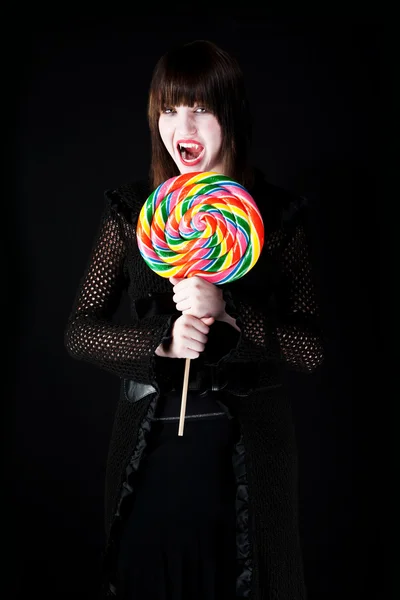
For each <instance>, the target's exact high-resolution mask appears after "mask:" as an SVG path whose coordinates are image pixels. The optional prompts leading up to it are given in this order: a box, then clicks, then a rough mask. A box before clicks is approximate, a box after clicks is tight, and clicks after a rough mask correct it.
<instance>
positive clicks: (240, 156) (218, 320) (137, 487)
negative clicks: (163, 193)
mask: <svg viewBox="0 0 400 600" xmlns="http://www.w3.org/2000/svg"><path fill="white" fill-rule="evenodd" d="M148 117H149V124H150V131H151V139H152V159H151V173H150V179H149V181H146V182H137V183H134V184H125V185H122V186H120V187H119V188H117V189H114V190H110V191H107V192H106V200H107V202H106V208H105V212H104V215H103V218H102V220H101V225H100V228H99V232H98V235H97V237H96V240H95V242H94V246H93V250H92V253H91V256H90V258H89V262H88V266H87V269H86V272H85V275H84V277H83V279H82V281H81V284H80V286H79V289H78V292H77V297H76V300H75V304H74V307H73V310H72V313H71V316H70V319H69V322H68V326H67V329H66V337H65V343H66V347H67V349H68V351H69V353H70V354H71V355H72V356H73V357H75V358H78V359H82V360H86V361H89V362H91V363H93V364H95V365H96V366H98V367H100V368H103V369H106V370H108V371H111V372H112V373H115V374H116V375H118V377H119V378H120V379H121V394H120V399H119V404H118V407H117V410H116V416H115V422H114V428H113V432H112V439H111V443H110V452H109V459H108V467H107V478H106V479H107V482H106V529H107V545H106V551H105V571H106V580H107V582H106V588H107V592H106V593H107V595H109V596H112V597H117V598H121V599H128V598H135V599H136V598H140V600H147V599H150V598H151V599H152V600H161V599H165V600H188V599H190V600H195V599H199V600H200V599H202V600H223V599H225V598H226V599H228V598H229V599H233V598H250V597H251V598H253V599H254V600H266V599H267V598H279V599H280V600H300V599H303V598H305V585H304V577H303V569H302V558H301V552H300V543H299V533H298V517H297V512H298V500H297V455H296V444H295V435H294V428H293V423H292V417H291V411H290V405H289V402H288V399H287V398H286V395H285V392H284V387H283V382H284V373H285V369H286V368H288V367H289V368H294V369H299V370H302V371H305V372H313V371H314V370H315V368H316V367H317V366H318V365H319V364H320V363H321V361H322V355H323V354H322V349H321V343H320V339H319V334H318V328H317V305H316V300H315V295H314V288H313V284H312V276H311V268H310V264H309V259H308V254H307V244H306V238H305V232H304V227H303V224H302V220H303V214H304V208H305V202H304V200H303V199H301V198H297V197H294V196H292V195H291V194H289V193H287V192H285V191H283V190H281V189H278V188H276V187H274V186H272V185H270V184H268V183H267V182H266V181H265V180H264V178H263V176H262V174H261V173H260V172H259V171H257V170H253V169H251V168H250V167H249V165H248V160H247V152H248V142H249V140H250V121H249V114H248V109H247V102H246V96H245V90H244V85H243V77H242V73H241V70H240V68H239V67H238V65H237V63H236V61H235V60H234V59H233V58H232V57H230V56H229V55H228V54H227V53H226V52H224V51H222V50H221V49H219V48H218V47H217V46H215V45H214V44H212V43H210V42H207V41H196V42H193V43H191V44H187V45H185V46H184V47H181V48H176V49H173V50H171V51H170V52H168V53H167V54H166V55H165V56H163V57H162V58H161V59H160V61H159V62H158V64H157V66H156V68H155V71H154V74H153V79H152V82H151V87H150V93H149V105H148ZM194 171H215V172H218V173H222V174H224V175H226V176H229V177H231V178H233V179H235V180H236V181H238V182H239V183H241V184H242V185H244V186H245V187H246V188H247V189H248V191H249V192H250V193H251V195H252V196H253V198H254V199H255V201H256V203H257V205H258V207H259V209H260V211H261V213H262V216H263V221H264V226H265V244H264V248H263V251H262V253H261V256H260V258H259V260H258V262H257V263H256V265H255V266H254V267H253V269H251V270H250V271H249V272H248V273H247V274H246V275H245V276H244V277H243V278H242V279H239V280H236V281H235V282H232V283H230V284H226V285H223V286H216V285H213V284H211V283H209V282H207V281H205V280H204V279H201V278H199V277H193V278H190V279H187V280H179V279H176V278H171V280H170V281H169V280H168V279H165V278H162V277H160V276H158V275H156V274H155V273H153V271H151V270H150V269H149V268H148V266H147V265H146V264H145V262H144V260H143V258H142V257H141V255H140V252H139V250H138V247H137V243H136V239H135V229H136V224H137V220H138V215H139V211H140V209H141V207H142V205H143V204H144V202H145V200H146V199H147V197H148V196H149V194H150V193H151V191H153V190H154V189H155V188H156V187H157V186H158V185H159V184H160V183H162V182H163V181H165V180H166V179H168V178H170V177H173V176H175V175H179V174H180V173H181V174H183V173H190V172H194ZM125 289H126V290H127V291H128V294H129V298H130V302H131V309H132V321H131V322H130V323H127V324H126V325H119V324H115V323H114V322H113V321H112V316H113V314H114V312H115V310H116V308H117V306H118V304H119V301H120V298H121V294H122V292H123V290H125ZM184 358H190V359H192V362H191V368H190V383H189V392H188V398H187V409H186V419H185V429H184V435H183V436H182V437H178V435H177V432H178V420H179V409H180V400H181V390H182V381H183V368H184V362H185V361H183V360H182V359H184Z"/></svg>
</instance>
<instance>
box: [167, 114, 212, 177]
mask: <svg viewBox="0 0 400 600" xmlns="http://www.w3.org/2000/svg"><path fill="white" fill-rule="evenodd" d="M158 127H159V131H160V135H161V139H162V141H163V142H164V145H165V147H166V149H167V150H168V152H169V153H170V155H171V156H172V158H173V160H174V161H175V164H176V166H177V167H178V169H179V172H180V173H181V174H182V175H183V174H184V173H190V172H193V171H215V172H217V173H223V161H222V159H221V146H222V133H221V127H220V124H219V123H218V120H217V118H216V117H215V116H214V115H213V114H212V113H211V112H209V111H207V109H205V108H203V107H201V106H174V107H167V108H165V109H164V110H163V112H162V113H161V115H160V118H159V122H158Z"/></svg>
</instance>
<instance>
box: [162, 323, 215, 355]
mask: <svg viewBox="0 0 400 600" xmlns="http://www.w3.org/2000/svg"><path fill="white" fill-rule="evenodd" d="M213 323H214V319H213V317H209V318H204V319H197V318H196V317H193V316H192V315H181V316H180V317H178V318H177V319H176V321H175V322H174V325H173V328H172V342H171V344H170V346H169V348H168V349H164V348H163V347H162V345H160V346H158V348H157V349H156V354H157V356H162V357H166V358H199V356H200V353H201V352H203V351H204V348H205V346H206V343H207V341H208V338H207V334H208V332H209V331H210V325H212V324H213Z"/></svg>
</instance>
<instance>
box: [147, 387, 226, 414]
mask: <svg viewBox="0 0 400 600" xmlns="http://www.w3.org/2000/svg"><path fill="white" fill-rule="evenodd" d="M222 396H223V394H222V393H221V392H219V391H214V392H202V393H199V392H196V391H190V390H189V391H188V393H187V397H186V410H185V420H186V419H187V420H195V419H205V418H208V419H209V418H223V417H227V414H226V412H225V411H224V410H223V409H222V407H221V405H220V404H219V403H218V399H219V400H221V399H222ZM181 403H182V390H179V391H177V390H173V391H170V392H168V393H166V394H162V395H161V396H160V398H159V400H158V405H157V409H156V412H155V414H154V418H153V420H155V421H175V420H179V418H180V412H181Z"/></svg>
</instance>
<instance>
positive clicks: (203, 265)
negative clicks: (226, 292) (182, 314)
mask: <svg viewBox="0 0 400 600" xmlns="http://www.w3.org/2000/svg"><path fill="white" fill-rule="evenodd" d="M136 234H137V243H138V247H139V251H140V253H141V255H142V257H143V259H144V260H145V262H146V263H147V265H148V266H149V267H150V268H151V269H152V270H153V271H155V272H156V273H157V274H158V275H160V276H161V277H174V276H175V277H179V278H183V277H193V276H194V275H196V276H198V277H203V278H204V279H206V280H207V281H209V282H211V283H214V284H223V283H227V282H229V281H234V280H235V279H239V278H240V277H243V275H245V274H246V273H247V272H248V271H249V270H250V269H252V268H253V267H254V265H255V264H256V262H257V260H258V258H259V256H260V253H261V250H262V248H263V245H264V224H263V220H262V217H261V214H260V211H259V209H258V207H257V205H256V203H255V201H254V199H253V198H252V197H251V195H250V194H249V192H248V191H247V190H246V189H245V188H244V187H243V186H242V185H240V184H239V183H237V182H235V181H234V180H233V179H230V178H229V177H225V176H224V175H220V174H218V173H214V172H212V171H208V172H199V173H187V174H184V175H178V176H177V177H172V178H171V179H168V180H167V181H165V182H164V183H162V184H161V185H159V186H158V188H156V189H155V190H154V191H153V192H152V194H151V195H150V196H149V197H148V198H147V200H146V202H145V203H144V205H143V207H142V209H141V211H140V215H139V220H138V224H137V230H136Z"/></svg>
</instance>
